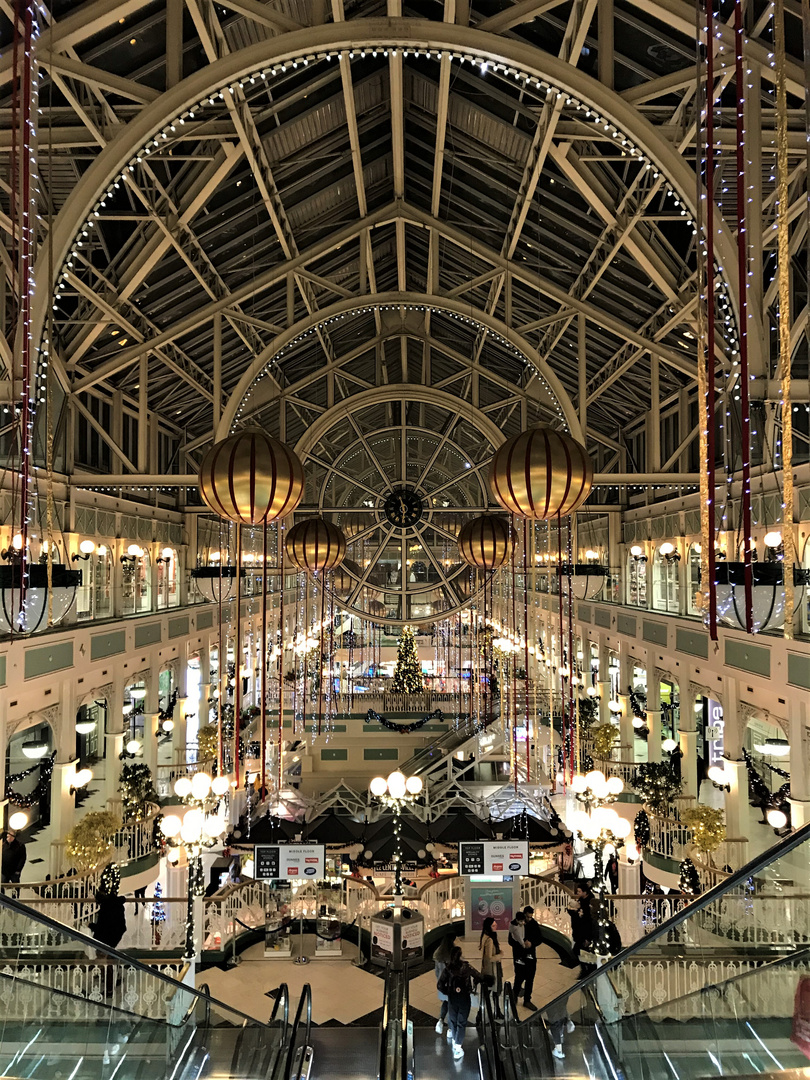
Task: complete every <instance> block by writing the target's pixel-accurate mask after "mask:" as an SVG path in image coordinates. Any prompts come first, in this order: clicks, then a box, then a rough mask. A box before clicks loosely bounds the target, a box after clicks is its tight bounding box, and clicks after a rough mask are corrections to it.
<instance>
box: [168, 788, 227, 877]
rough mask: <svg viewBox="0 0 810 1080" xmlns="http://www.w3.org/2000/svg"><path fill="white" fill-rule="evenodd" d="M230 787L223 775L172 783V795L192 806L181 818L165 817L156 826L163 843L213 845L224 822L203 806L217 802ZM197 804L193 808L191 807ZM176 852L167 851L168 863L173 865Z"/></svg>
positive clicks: (224, 824) (175, 815)
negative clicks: (163, 840)
mask: <svg viewBox="0 0 810 1080" xmlns="http://www.w3.org/2000/svg"><path fill="white" fill-rule="evenodd" d="M230 786H231V782H230V780H229V778H228V777H227V776H223V775H220V776H215V777H214V778H213V779H212V778H211V777H210V776H209V775H208V773H205V772H196V773H194V775H193V776H190V777H189V776H181V777H180V778H179V779H178V780H176V781H175V784H174V793H175V795H177V796H178V797H179V798H181V799H187V800H189V801H190V803H191V804H192V806H191V809H189V810H187V811H186V813H185V815H184V816H183V817H182V818H181V817H180V816H179V814H166V816H165V817H164V818H163V820H162V821H161V823H160V831H161V832H162V833H163V835H164V836H165V837H166V839H167V840H171V841H174V842H175V843H176V844H183V845H185V846H186V847H189V848H195V847H199V846H201V845H205V846H208V845H209V844H213V843H215V842H216V840H217V838H218V837H220V836H222V835H224V833H225V832H226V831H227V829H228V822H227V820H226V819H225V818H224V817H220V816H219V815H218V814H212V813H206V810H205V804H206V803H207V802H209V801H210V800H212V799H216V800H217V802H219V800H220V799H221V798H222V796H223V795H225V794H226V793H227V791H228V789H229V788H230ZM195 803H196V804H197V805H194V804H195ZM178 855H179V853H178V852H177V850H176V849H175V850H174V851H172V852H169V856H174V857H173V858H171V857H170V858H169V861H170V862H176V861H177V858H178Z"/></svg>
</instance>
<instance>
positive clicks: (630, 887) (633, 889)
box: [616, 849, 642, 945]
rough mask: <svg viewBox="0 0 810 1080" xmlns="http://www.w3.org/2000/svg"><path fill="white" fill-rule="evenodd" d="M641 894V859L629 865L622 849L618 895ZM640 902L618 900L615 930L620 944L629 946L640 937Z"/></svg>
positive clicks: (620, 853)
mask: <svg viewBox="0 0 810 1080" xmlns="http://www.w3.org/2000/svg"><path fill="white" fill-rule="evenodd" d="M640 893H641V859H640V858H639V859H636V861H635V862H634V863H630V862H629V861H628V859H627V856H626V854H625V851H624V849H622V850H621V851H620V852H619V895H620V896H638V895H639V894H640ZM641 903H642V902H641V900H635V901H634V900H619V901H618V903H617V908H618V910H617V913H616V928H617V930H618V931H619V933H620V934H621V938H622V944H623V945H630V944H631V943H632V942H633V941H635V940H636V939H637V938H639V937H640V936H641Z"/></svg>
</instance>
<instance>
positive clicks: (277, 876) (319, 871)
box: [253, 844, 326, 881]
mask: <svg viewBox="0 0 810 1080" xmlns="http://www.w3.org/2000/svg"><path fill="white" fill-rule="evenodd" d="M253 861H254V869H253V873H254V876H255V877H256V879H257V880H258V881H293V880H296V879H298V878H304V879H306V878H309V879H310V880H311V881H320V880H321V879H322V878H324V877H325V876H326V868H325V849H324V846H323V844H257V845H256V850H255V853H254V856H253Z"/></svg>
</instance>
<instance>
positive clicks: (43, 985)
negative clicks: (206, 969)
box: [0, 960, 190, 1022]
mask: <svg viewBox="0 0 810 1080" xmlns="http://www.w3.org/2000/svg"><path fill="white" fill-rule="evenodd" d="M153 966H154V968H155V970H158V971H161V972H163V973H164V974H165V975H168V976H169V977H170V978H173V979H182V977H183V974H184V973H185V969H186V965H185V964H184V963H183V962H182V961H176V962H170V963H160V964H155V965H153ZM51 991H59V992H58V993H54V992H51ZM178 995H179V996H180V997H182V998H184V999H188V1001H190V997H189V995H188V994H183V993H182V991H181V990H179V988H178V990H177V991H174V992H173V990H172V987H171V986H169V985H168V984H166V983H164V982H162V981H161V980H159V979H156V978H154V976H153V975H152V974H151V973H150V972H149V971H148V970H143V969H141V968H135V967H130V966H129V965H126V964H119V963H116V962H115V961H110V960H67V961H64V962H59V963H53V962H51V963H39V962H30V963H6V964H4V965H3V966H2V967H0V1009H2V1012H3V1019H4V1020H31V1021H32V1022H36V1021H41V1020H44V1019H46V1018H48V1019H56V1018H60V1017H61V1018H64V1019H66V1020H95V1019H100V1018H102V1017H103V1016H104V1015H105V1013H106V1010H105V1009H99V1006H105V1005H109V1006H112V1007H113V1008H117V1009H122V1010H124V1011H125V1012H127V1013H135V1014H136V1015H138V1016H145V1017H149V1018H151V1019H155V1020H165V1019H167V1018H170V1017H171V1010H172V1002H173V1000H174V999H175V998H177V997H178ZM183 1011H184V1010H183Z"/></svg>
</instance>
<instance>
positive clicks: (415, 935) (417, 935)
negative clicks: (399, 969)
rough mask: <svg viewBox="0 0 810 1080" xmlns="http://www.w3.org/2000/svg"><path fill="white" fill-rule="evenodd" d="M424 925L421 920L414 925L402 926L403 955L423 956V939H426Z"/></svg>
mask: <svg viewBox="0 0 810 1080" xmlns="http://www.w3.org/2000/svg"><path fill="white" fill-rule="evenodd" d="M424 925H425V924H424V923H423V922H422V920H421V919H417V920H416V921H415V922H412V923H403V924H402V955H403V957H408V956H421V954H422V947H423V939H424V934H423V930H424Z"/></svg>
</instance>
